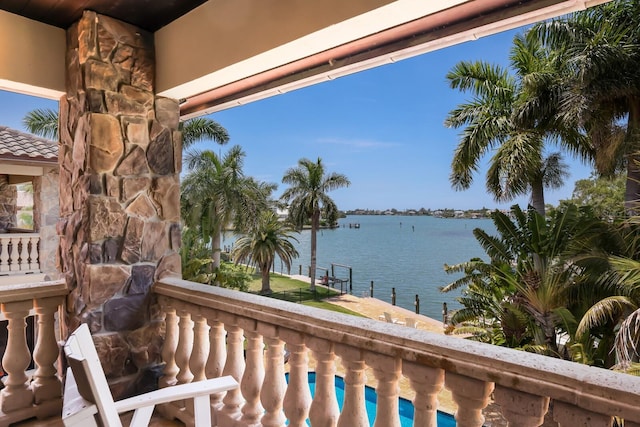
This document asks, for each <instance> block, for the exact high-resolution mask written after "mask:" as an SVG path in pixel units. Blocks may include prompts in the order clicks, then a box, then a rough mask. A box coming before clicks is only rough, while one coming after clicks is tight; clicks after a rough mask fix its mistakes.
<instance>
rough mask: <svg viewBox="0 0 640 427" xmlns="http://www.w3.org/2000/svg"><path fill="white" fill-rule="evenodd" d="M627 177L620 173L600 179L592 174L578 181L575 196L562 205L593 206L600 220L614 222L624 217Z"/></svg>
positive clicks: (574, 191) (563, 201)
mask: <svg viewBox="0 0 640 427" xmlns="http://www.w3.org/2000/svg"><path fill="white" fill-rule="evenodd" d="M625 181H626V176H624V175H623V174H621V173H618V174H616V175H614V176H612V177H606V176H604V177H598V176H596V175H595V174H592V175H591V177H589V178H587V179H580V180H578V181H576V183H575V186H574V189H573V194H572V195H571V198H570V199H568V200H562V201H561V202H560V204H561V205H564V204H567V203H568V204H575V205H578V206H591V208H592V209H593V212H594V213H595V214H596V215H597V216H598V217H600V218H603V219H607V220H614V219H616V218H622V217H623V216H624V190H625Z"/></svg>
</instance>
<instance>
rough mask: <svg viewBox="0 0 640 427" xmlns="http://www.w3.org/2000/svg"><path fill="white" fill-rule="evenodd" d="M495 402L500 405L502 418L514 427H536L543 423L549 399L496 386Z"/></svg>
mask: <svg viewBox="0 0 640 427" xmlns="http://www.w3.org/2000/svg"><path fill="white" fill-rule="evenodd" d="M493 398H494V400H495V402H496V403H497V404H498V405H500V409H501V412H502V416H503V417H504V418H505V419H506V420H507V421H508V422H509V426H514V427H537V426H539V425H541V424H542V423H543V422H544V415H545V414H546V413H547V409H548V408H549V398H548V397H544V396H536V395H534V394H529V393H525V392H522V391H518V390H513V389H510V388H507V387H502V386H499V385H498V386H496V389H495V390H494V392H493Z"/></svg>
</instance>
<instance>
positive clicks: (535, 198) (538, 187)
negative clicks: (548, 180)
mask: <svg viewBox="0 0 640 427" xmlns="http://www.w3.org/2000/svg"><path fill="white" fill-rule="evenodd" d="M531 206H533V208H534V209H535V210H536V212H538V213H539V214H540V215H542V216H543V217H544V215H545V207H544V184H543V182H542V177H539V178H535V179H534V180H533V181H532V182H531Z"/></svg>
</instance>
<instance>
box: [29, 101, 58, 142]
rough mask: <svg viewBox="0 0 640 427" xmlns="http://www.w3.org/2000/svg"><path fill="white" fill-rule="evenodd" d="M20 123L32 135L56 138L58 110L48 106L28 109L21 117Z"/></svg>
mask: <svg viewBox="0 0 640 427" xmlns="http://www.w3.org/2000/svg"><path fill="white" fill-rule="evenodd" d="M22 124H23V125H24V127H25V128H26V129H27V131H29V132H31V133H32V134H34V135H38V136H41V137H43V138H47V139H52V140H56V139H58V112H57V111H54V110H52V109H50V108H43V109H36V110H33V111H29V112H28V113H27V115H26V116H25V117H24V118H23V119H22Z"/></svg>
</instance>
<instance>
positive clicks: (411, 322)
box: [404, 317, 418, 328]
mask: <svg viewBox="0 0 640 427" xmlns="http://www.w3.org/2000/svg"><path fill="white" fill-rule="evenodd" d="M404 320H405V323H406V325H407V326H408V327H410V328H417V327H418V320H417V319H416V318H414V317H406V318H405V319H404Z"/></svg>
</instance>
